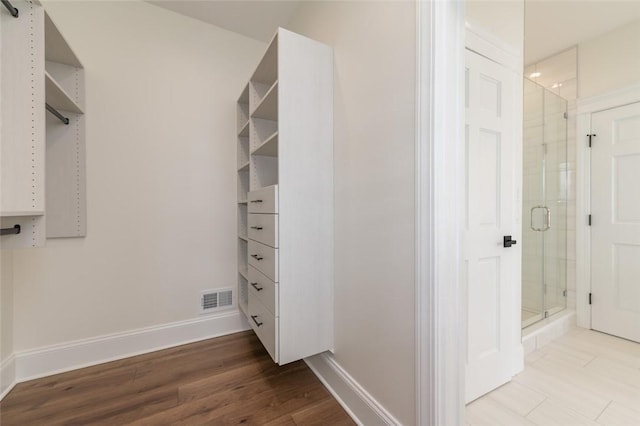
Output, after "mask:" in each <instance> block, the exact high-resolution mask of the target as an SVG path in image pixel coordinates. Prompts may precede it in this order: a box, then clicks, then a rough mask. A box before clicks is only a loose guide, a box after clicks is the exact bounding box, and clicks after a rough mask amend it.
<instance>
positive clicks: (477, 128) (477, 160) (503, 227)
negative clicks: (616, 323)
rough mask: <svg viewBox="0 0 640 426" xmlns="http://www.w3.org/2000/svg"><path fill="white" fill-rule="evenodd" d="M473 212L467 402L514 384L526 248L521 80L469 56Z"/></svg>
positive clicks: (466, 273) (466, 269) (468, 216)
mask: <svg viewBox="0 0 640 426" xmlns="http://www.w3.org/2000/svg"><path fill="white" fill-rule="evenodd" d="M466 55H467V56H466V58H467V67H466V88H467V90H466V93H467V95H466V99H465V102H466V107H467V108H466V145H465V160H466V163H465V167H466V188H465V194H466V195H465V197H466V203H465V204H466V206H465V216H464V232H463V244H462V251H463V255H462V257H463V271H462V275H463V282H464V288H465V289H466V300H467V342H468V343H467V353H466V398H465V399H466V402H469V401H472V400H474V399H476V398H478V397H479V396H481V395H483V394H485V393H487V392H489V391H491V390H493V389H495V388H497V387H498V386H500V385H502V384H504V383H506V382H508V381H509V380H511V377H512V375H513V370H514V369H513V365H512V364H513V351H514V347H515V344H516V342H514V341H513V340H514V335H513V333H512V326H513V324H512V322H513V318H514V315H513V308H514V307H513V297H512V296H513V292H514V291H515V287H516V286H517V285H519V283H520V280H519V279H518V278H519V277H517V276H516V271H518V268H517V267H516V263H517V262H518V261H519V253H520V248H519V247H520V245H514V246H512V247H510V248H505V247H504V246H503V237H504V236H507V235H511V236H512V238H513V239H514V240H519V239H520V237H519V234H520V227H519V225H518V221H517V219H516V215H515V211H516V210H517V209H515V208H514V204H513V203H515V202H516V200H515V199H514V185H515V182H516V181H517V178H516V176H515V172H514V167H513V161H514V158H513V153H514V149H515V145H516V143H517V141H516V137H515V135H516V132H515V131H514V119H515V117H514V110H515V108H514V106H513V105H512V103H513V102H512V99H514V96H513V95H514V91H515V90H516V87H518V86H517V85H516V78H517V76H516V74H515V73H514V72H512V71H510V70H509V69H507V68H506V67H504V66H502V65H499V64H497V63H495V62H493V61H491V60H489V59H487V58H485V57H483V56H480V55H478V54H477V53H474V52H471V51H467V54H466Z"/></svg>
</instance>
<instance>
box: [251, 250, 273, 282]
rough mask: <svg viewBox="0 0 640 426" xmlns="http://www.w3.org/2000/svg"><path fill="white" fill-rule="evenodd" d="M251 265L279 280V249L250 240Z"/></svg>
mask: <svg viewBox="0 0 640 426" xmlns="http://www.w3.org/2000/svg"><path fill="white" fill-rule="evenodd" d="M249 265H251V266H253V267H254V268H256V269H257V270H258V271H260V272H262V273H263V274H264V275H266V276H267V277H268V278H269V279H270V280H271V281H274V282H278V249H275V248H273V247H269V246H266V245H264V244H260V243H258V242H256V241H253V240H249Z"/></svg>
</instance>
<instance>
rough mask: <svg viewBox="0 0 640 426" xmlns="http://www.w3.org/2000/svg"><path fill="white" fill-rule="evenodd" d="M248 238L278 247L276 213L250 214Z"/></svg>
mask: <svg viewBox="0 0 640 426" xmlns="http://www.w3.org/2000/svg"><path fill="white" fill-rule="evenodd" d="M249 238H250V239H252V240H255V241H258V242H259V243H262V244H266V245H268V246H271V247H275V248H278V215H277V214H250V215H249Z"/></svg>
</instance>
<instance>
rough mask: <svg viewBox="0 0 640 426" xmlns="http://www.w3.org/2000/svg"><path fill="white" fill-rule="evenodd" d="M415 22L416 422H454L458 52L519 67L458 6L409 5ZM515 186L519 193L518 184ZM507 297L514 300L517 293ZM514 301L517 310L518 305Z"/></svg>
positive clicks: (461, 60)
mask: <svg viewBox="0 0 640 426" xmlns="http://www.w3.org/2000/svg"><path fill="white" fill-rule="evenodd" d="M416 19H417V22H416V132H415V200H416V201H415V235H416V238H415V341H416V343H415V346H416V348H415V368H416V424H418V425H435V424H462V423H463V420H464V413H465V403H464V399H465V398H464V395H465V392H464V390H465V383H464V381H465V374H464V358H463V355H464V353H465V352H466V344H467V342H466V324H464V319H465V318H466V308H465V304H466V300H465V298H464V296H465V294H464V292H463V291H462V290H463V289H462V283H461V280H460V275H461V274H460V270H461V262H462V253H461V247H462V230H463V229H462V223H463V221H462V217H463V216H462V214H463V210H464V188H465V169H464V164H465V162H464V130H463V129H464V125H465V93H464V92H465V90H464V87H465V81H464V80H465V77H464V66H465V50H466V48H467V47H469V48H471V49H472V50H474V51H476V52H477V53H480V54H482V55H483V56H487V57H489V58H492V59H493V60H494V61H496V62H498V63H501V64H503V65H505V66H507V67H508V68H511V69H513V70H515V71H516V72H517V73H518V75H520V76H522V74H523V71H524V70H523V68H524V66H523V62H522V58H521V57H520V56H519V55H517V54H516V53H514V51H513V50H510V49H509V48H507V46H506V45H505V44H504V43H502V42H501V41H500V40H497V39H495V38H493V37H491V36H490V35H489V34H488V33H486V32H483V31H482V30H480V29H477V28H471V27H470V26H467V25H466V24H465V8H464V1H429V0H417V1H416ZM521 80H522V79H521ZM519 107H520V108H522V105H519ZM520 115H522V114H521V113H520ZM520 150H521V147H520ZM516 151H518V152H521V151H519V150H516ZM521 167H522V165H521V164H520V168H521ZM517 186H518V188H519V189H518V191H520V192H519V194H521V190H520V188H521V184H520V185H517ZM518 203H521V196H520V195H518V200H517V201H516V205H517V204H518ZM516 269H517V271H518V272H519V271H520V269H519V268H516ZM515 293H517V295H516V296H517V297H520V291H519V289H518V291H516V292H515ZM516 302H517V303H518V304H517V306H520V303H521V301H520V300H518V301H516ZM517 315H518V318H517V320H516V321H515V324H514V333H516V331H515V330H516V329H517V334H518V337H520V332H521V331H520V319H519V315H520V312H517ZM517 342H518V348H519V349H516V350H515V351H514V357H515V358H519V361H518V360H515V362H514V374H515V373H516V372H518V371H520V370H521V369H522V368H523V364H524V359H523V358H524V355H523V354H524V351H523V350H522V344H521V341H520V339H518V340H517Z"/></svg>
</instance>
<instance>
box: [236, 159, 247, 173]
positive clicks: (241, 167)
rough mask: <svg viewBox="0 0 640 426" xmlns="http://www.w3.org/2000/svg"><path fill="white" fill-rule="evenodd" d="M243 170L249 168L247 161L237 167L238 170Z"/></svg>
mask: <svg viewBox="0 0 640 426" xmlns="http://www.w3.org/2000/svg"><path fill="white" fill-rule="evenodd" d="M243 170H249V162H248V161H247V162H246V163H244V164H242V165H241V166H240V167H238V171H239V172H241V171H243Z"/></svg>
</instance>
